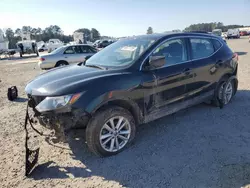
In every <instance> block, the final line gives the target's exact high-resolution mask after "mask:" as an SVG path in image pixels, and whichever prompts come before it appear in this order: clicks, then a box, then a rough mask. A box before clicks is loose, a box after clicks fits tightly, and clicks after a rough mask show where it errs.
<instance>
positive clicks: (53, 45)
mask: <svg viewBox="0 0 250 188" xmlns="http://www.w3.org/2000/svg"><path fill="white" fill-rule="evenodd" d="M61 46H64V43H63V42H62V41H60V40H59V39H49V42H48V43H47V45H46V47H47V49H48V53H50V52H52V51H53V50H56V49H57V48H60V47H61Z"/></svg>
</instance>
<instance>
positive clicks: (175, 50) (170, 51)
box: [151, 39, 187, 67]
mask: <svg viewBox="0 0 250 188" xmlns="http://www.w3.org/2000/svg"><path fill="white" fill-rule="evenodd" d="M151 56H165V60H166V65H165V67H166V66H170V65H175V64H178V63H181V62H184V61H187V49H186V46H185V39H172V40H169V41H166V42H165V43H163V44H162V45H160V46H159V47H158V48H157V49H156V50H155V51H154V52H153V53H152V55H151Z"/></svg>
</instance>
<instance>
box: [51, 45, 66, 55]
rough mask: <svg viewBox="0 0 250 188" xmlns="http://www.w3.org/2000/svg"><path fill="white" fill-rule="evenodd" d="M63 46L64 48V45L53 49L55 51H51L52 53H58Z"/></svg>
mask: <svg viewBox="0 0 250 188" xmlns="http://www.w3.org/2000/svg"><path fill="white" fill-rule="evenodd" d="M63 48H64V46H61V47H59V48H57V49H55V50H53V51H52V52H51V54H56V53H58V52H60V51H61V50H62V49H63Z"/></svg>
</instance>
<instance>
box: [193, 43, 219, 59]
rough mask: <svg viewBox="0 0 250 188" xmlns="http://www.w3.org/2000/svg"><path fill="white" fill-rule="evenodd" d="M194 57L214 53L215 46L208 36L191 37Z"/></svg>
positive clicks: (204, 56) (198, 57) (199, 57)
mask: <svg viewBox="0 0 250 188" xmlns="http://www.w3.org/2000/svg"><path fill="white" fill-rule="evenodd" d="M190 43H191V49H192V56H193V57H192V59H202V58H207V57H209V56H210V55H212V54H213V53H214V46H213V43H212V41H211V40H210V39H207V38H190Z"/></svg>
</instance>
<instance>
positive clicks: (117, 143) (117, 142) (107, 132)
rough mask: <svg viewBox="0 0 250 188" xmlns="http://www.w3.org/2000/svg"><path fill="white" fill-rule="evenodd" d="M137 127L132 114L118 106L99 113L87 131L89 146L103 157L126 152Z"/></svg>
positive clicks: (91, 121) (93, 118)
mask: <svg viewBox="0 0 250 188" xmlns="http://www.w3.org/2000/svg"><path fill="white" fill-rule="evenodd" d="M135 132H136V126H135V121H134V118H133V116H132V115H131V113H130V112H129V111H128V110H126V109H124V108H121V107H118V106H110V107H109V108H106V109H104V110H100V111H98V112H97V113H96V114H95V115H94V116H93V117H92V119H91V120H90V122H89V124H88V126H87V129H86V140H87V145H88V147H89V149H90V151H92V152H93V153H94V154H96V155H98V156H102V157H107V156H111V155H115V154H117V153H119V152H121V151H122V150H124V149H125V148H126V147H127V146H128V145H129V144H131V142H132V141H133V139H134V137H135Z"/></svg>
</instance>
